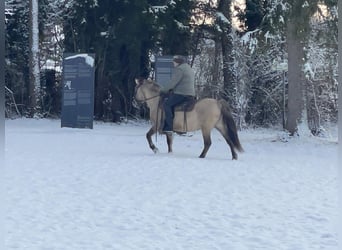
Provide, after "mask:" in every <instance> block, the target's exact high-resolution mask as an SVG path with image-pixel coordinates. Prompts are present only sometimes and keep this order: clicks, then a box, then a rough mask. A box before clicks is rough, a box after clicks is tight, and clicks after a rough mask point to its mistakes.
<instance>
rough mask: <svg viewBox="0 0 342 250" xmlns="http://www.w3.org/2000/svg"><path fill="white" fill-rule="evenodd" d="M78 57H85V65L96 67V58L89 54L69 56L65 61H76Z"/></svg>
mask: <svg viewBox="0 0 342 250" xmlns="http://www.w3.org/2000/svg"><path fill="white" fill-rule="evenodd" d="M78 57H83V58H84V60H85V63H86V64H88V65H89V66H90V67H93V66H94V58H93V57H92V56H89V55H88V54H77V55H74V56H68V57H66V58H65V60H70V59H75V58H78Z"/></svg>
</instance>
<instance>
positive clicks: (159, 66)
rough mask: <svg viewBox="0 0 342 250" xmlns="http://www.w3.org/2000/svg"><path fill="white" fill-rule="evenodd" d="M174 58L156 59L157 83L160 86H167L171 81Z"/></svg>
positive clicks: (162, 57)
mask: <svg viewBox="0 0 342 250" xmlns="http://www.w3.org/2000/svg"><path fill="white" fill-rule="evenodd" d="M172 58H173V57H172V56H157V57H156V63H155V69H156V82H157V83H158V84H160V85H163V84H166V83H168V82H169V81H170V80H171V76H172V71H173V63H172Z"/></svg>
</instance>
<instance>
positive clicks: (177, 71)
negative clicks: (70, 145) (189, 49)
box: [161, 55, 195, 133]
mask: <svg viewBox="0 0 342 250" xmlns="http://www.w3.org/2000/svg"><path fill="white" fill-rule="evenodd" d="M173 66H174V69H173V73H172V77H171V81H170V82H169V83H167V84H166V85H164V86H161V92H162V93H164V94H168V95H169V96H168V98H167V99H166V101H165V102H164V111H165V122H164V127H163V132H164V133H171V132H172V131H173V117H174V107H175V106H177V105H179V104H181V103H183V102H185V101H186V100H188V99H190V98H193V97H194V96H195V74H194V71H193V70H192V69H191V67H190V65H189V64H188V63H187V62H186V59H185V58H184V57H183V56H180V55H175V56H174V57H173Z"/></svg>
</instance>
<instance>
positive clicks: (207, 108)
mask: <svg viewBox="0 0 342 250" xmlns="http://www.w3.org/2000/svg"><path fill="white" fill-rule="evenodd" d="M135 82H136V84H137V85H136V87H135V100H136V101H138V102H145V103H146V104H147V106H148V108H149V110H150V120H151V122H152V127H151V129H150V130H149V131H148V132H147V134H146V138H147V141H148V144H149V146H150V148H151V149H152V150H153V152H155V153H157V152H158V148H157V147H156V146H155V145H154V144H153V142H152V135H153V134H155V133H156V132H161V128H162V124H163V119H164V117H163V108H162V105H160V100H161V96H160V88H159V86H158V85H157V84H156V83H155V82H153V81H152V80H142V79H136V80H135ZM213 128H216V129H217V130H218V131H219V132H220V133H221V134H222V136H223V137H224V139H225V140H226V142H227V143H228V145H229V147H230V150H231V153H232V158H233V160H234V159H237V153H236V151H235V150H237V151H239V152H243V149H242V146H241V144H240V141H239V137H238V134H237V129H236V125H235V122H234V120H233V117H232V113H231V110H230V108H229V105H228V103H227V102H225V101H224V100H216V99H211V98H204V99H201V100H199V101H197V102H196V104H195V105H194V107H193V109H192V110H191V111H187V112H186V114H184V111H177V110H176V111H175V117H174V121H173V130H174V131H177V132H189V131H196V130H201V131H202V136H203V140H204V148H203V151H202V153H201V154H200V156H199V157H200V158H204V157H205V156H206V154H207V152H208V149H209V147H210V145H211V137H210V133H211V130H212V129H213ZM166 140H167V145H168V152H169V153H170V152H172V141H173V137H172V135H170V134H166Z"/></svg>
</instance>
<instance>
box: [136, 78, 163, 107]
mask: <svg viewBox="0 0 342 250" xmlns="http://www.w3.org/2000/svg"><path fill="white" fill-rule="evenodd" d="M135 83H136V86H135V94H134V98H135V100H136V101H138V102H146V101H148V100H151V99H154V98H156V97H159V96H160V87H159V85H158V84H156V83H155V81H153V80H152V79H150V78H148V79H144V78H141V77H139V78H136V79H135Z"/></svg>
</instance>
